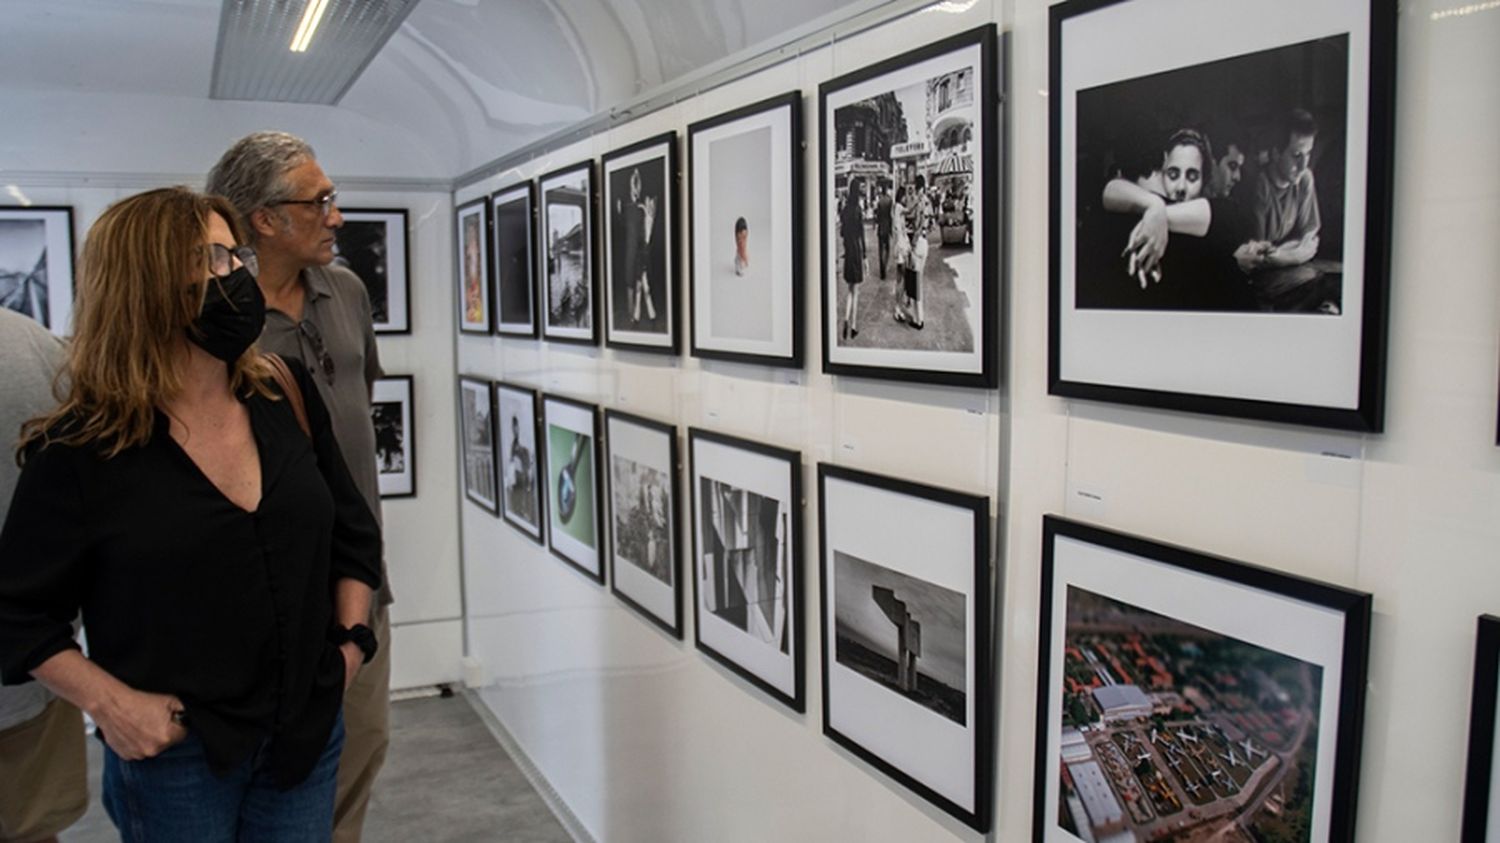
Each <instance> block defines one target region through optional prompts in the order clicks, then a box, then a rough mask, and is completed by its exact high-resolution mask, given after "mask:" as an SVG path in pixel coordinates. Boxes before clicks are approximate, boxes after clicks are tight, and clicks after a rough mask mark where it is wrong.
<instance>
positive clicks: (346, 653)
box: [339, 641, 365, 691]
mask: <svg viewBox="0 0 1500 843" xmlns="http://www.w3.org/2000/svg"><path fill="white" fill-rule="evenodd" d="M339 655H341V656H343V657H344V690H345V691H347V690H349V686H350V685H353V684H354V677H355V675H357V674H358V673H359V669H360V667H361V666H363V665H364V663H365V652H364V651H363V650H361V649H360V648H359V645H358V644H355V643H354V642H353V641H345V642H344V643H343V644H340V645H339Z"/></svg>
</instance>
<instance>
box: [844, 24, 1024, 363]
mask: <svg viewBox="0 0 1500 843" xmlns="http://www.w3.org/2000/svg"><path fill="white" fill-rule="evenodd" d="M999 68H1000V60H999V48H998V47H997V45H996V37H995V28H994V26H993V25H986V26H982V27H979V28H977V29H973V30H970V31H968V32H964V33H961V34H959V35H955V36H953V37H951V38H946V39H944V40H942V41H939V42H937V43H935V44H929V45H927V46H925V47H921V48H919V49H916V50H912V51H911V52H908V53H903V54H901V55H899V56H896V57H894V58H891V59H887V60H885V61H883V62H880V63H879V64H876V65H872V66H870V67H867V68H864V69H863V70H858V71H855V72H854V73H849V74H846V75H844V76H840V77H838V78H837V79H833V80H831V81H828V82H824V83H823V84H822V85H820V86H819V87H818V121H819V125H818V137H819V143H820V144H821V158H822V162H823V167H822V170H821V178H822V180H823V183H822V185H821V186H820V187H821V189H820V190H819V198H820V200H821V203H822V215H823V216H822V231H821V237H822V242H823V250H822V255H823V323H822V333H823V371H824V372H827V373H829V374H834V375H858V376H862V377H872V378H890V379H895V380H909V381H920V382H923V383H934V384H947V385H952V386H969V387H984V388H987V387H992V386H994V385H995V371H996V365H997V361H996V359H995V358H996V349H997V347H998V346H997V340H996V336H997V330H998V327H997V326H998V324H999V321H998V320H999V317H1000V296H999V292H998V280H997V279H998V275H997V273H998V271H999V267H1001V266H1003V265H1004V260H1003V258H1002V256H1001V255H1000V237H999V232H1000V227H1001V222H1000V197H1001V196H1002V195H1003V194H1004V192H1005V190H1004V185H1003V184H1002V183H1001V178H1002V175H1003V174H1002V172H1001V168H1000V161H1001V158H1000V154H1001V149H1002V147H1003V146H1004V139H1003V138H1002V137H1001V135H1000V132H999V128H998V124H997V119H996V108H997V103H998V102H999V98H1000V84H999V78H998V77H999Z"/></svg>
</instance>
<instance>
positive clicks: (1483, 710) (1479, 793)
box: [1460, 615, 1500, 843]
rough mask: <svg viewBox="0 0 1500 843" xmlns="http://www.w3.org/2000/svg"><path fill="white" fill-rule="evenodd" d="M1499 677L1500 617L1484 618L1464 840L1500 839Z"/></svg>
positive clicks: (1479, 842) (1472, 714)
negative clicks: (1499, 762)
mask: <svg viewBox="0 0 1500 843" xmlns="http://www.w3.org/2000/svg"><path fill="white" fill-rule="evenodd" d="M1497 677H1500V618H1497V617H1495V616H1494V615H1481V616H1480V618H1479V637H1478V639H1477V641H1476V643H1475V647H1474V698H1473V699H1474V702H1473V705H1472V707H1471V708H1470V709H1469V772H1468V775H1467V776H1465V778H1464V815H1463V833H1462V834H1461V835H1460V837H1462V839H1464V840H1465V841H1472V843H1492V841H1495V840H1500V776H1497V775H1495V757H1496V752H1495V738H1496V732H1495V711H1496V707H1497V696H1496V686H1497Z"/></svg>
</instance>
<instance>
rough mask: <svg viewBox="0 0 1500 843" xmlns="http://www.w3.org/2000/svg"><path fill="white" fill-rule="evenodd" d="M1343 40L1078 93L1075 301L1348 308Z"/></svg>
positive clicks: (1125, 305)
mask: <svg viewBox="0 0 1500 843" xmlns="http://www.w3.org/2000/svg"><path fill="white" fill-rule="evenodd" d="M1348 62H1349V36H1348V35H1338V36H1334V37H1328V38H1321V39H1317V40H1314V41H1308V42H1305V43H1300V44H1293V45H1290V46H1285V47H1278V48H1276V49H1271V50H1263V51H1260V52H1256V53H1251V54H1248V55H1242V56H1235V57H1233V58H1227V59H1222V60H1218V61H1214V62H1209V63H1206V64H1200V65H1195V66H1191V67H1185V68H1179V69H1174V70H1170V71H1166V72H1162V73H1156V74H1152V75H1149V76H1144V77H1140V78H1136V79H1130V80H1126V81H1122V82H1114V83H1111V84H1108V85H1102V86H1099V87H1095V88H1089V89H1085V90H1080V91H1079V92H1078V94H1077V158H1076V170H1075V176H1076V178H1075V183H1076V186H1077V205H1076V209H1077V216H1076V220H1075V223H1076V238H1075V250H1074V258H1075V268H1076V303H1077V306H1078V307H1079V308H1097V309H1132V310H1181V311H1229V312H1279V313H1287V312H1291V313H1313V314H1328V315H1337V314H1339V313H1341V312H1342V310H1343V306H1344V302H1343V261H1344V248H1345V243H1344V216H1345V212H1344V186H1345V183H1346V173H1345V159H1346V155H1345V141H1346V138H1345V121H1346V111H1347V99H1348Z"/></svg>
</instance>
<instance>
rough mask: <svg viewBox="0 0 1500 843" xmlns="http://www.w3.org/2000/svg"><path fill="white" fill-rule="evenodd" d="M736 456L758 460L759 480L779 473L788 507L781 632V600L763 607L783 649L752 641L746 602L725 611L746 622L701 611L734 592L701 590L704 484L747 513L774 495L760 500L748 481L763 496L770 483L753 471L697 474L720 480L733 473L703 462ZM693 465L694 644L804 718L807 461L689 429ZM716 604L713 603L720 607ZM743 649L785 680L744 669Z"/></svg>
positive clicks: (776, 484) (784, 529)
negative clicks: (736, 500)
mask: <svg viewBox="0 0 1500 843" xmlns="http://www.w3.org/2000/svg"><path fill="white" fill-rule="evenodd" d="M713 449H719V451H718V452H716V453H711V451H713ZM735 455H739V456H740V457H747V458H749V459H750V460H755V461H758V465H756V466H754V467H756V468H758V469H759V470H760V473H762V474H772V473H774V474H775V476H774V478H771V479H770V483H769V485H770V486H774V487H775V490H776V491H779V492H780V493H781V494H782V495H784V497H785V502H784V504H783V503H782V501H780V500H777V501H776V502H777V503H778V504H781V505H783V506H785V509H786V512H785V513H784V520H783V521H782V522H781V525H780V532H781V538H780V541H781V542H782V543H783V544H784V549H785V557H784V558H785V560H786V570H785V572H784V575H783V576H781V577H780V578H779V579H780V582H781V583H782V584H784V585H785V587H786V592H787V596H786V598H785V599H784V600H783V601H781V602H782V604H783V605H782V610H783V615H782V617H781V619H780V623H779V626H780V627H781V629H780V631H779V633H778V632H777V631H776V630H774V627H776V626H778V623H777V622H776V620H775V618H774V614H775V603H776V601H775V600H774V599H772V600H770V601H762V602H769V603H770V604H771V606H772V613H773V618H772V619H771V620H770V621H769V622H767V623H765V624H764V626H767V627H772V628H773V629H772V630H770V632H771V634H772V635H773V636H774V635H778V634H779V635H780V636H781V639H782V644H781V645H776V644H774V643H772V642H767V641H763V640H754V639H755V635H753V634H751V633H750V631H749V627H750V626H751V623H752V620H753V619H754V616H753V615H751V614H750V611H749V608H748V604H747V603H746V602H745V600H744V599H743V598H741V599H740V600H737V601H727V602H726V607H725V608H727V609H730V610H733V611H735V612H737V613H738V614H743V615H744V616H745V617H744V620H743V622H742V621H741V620H740V619H738V618H732V619H730V620H720V617H719V615H718V610H717V609H710V610H709V611H708V612H704V611H703V607H704V602H705V600H707V599H710V598H711V597H712V598H714V599H717V597H718V594H719V592H720V591H724V592H725V593H729V592H730V589H728V588H724V589H720V588H719V587H718V585H717V580H715V582H716V585H715V588H714V589H713V591H714V594H713V595H705V594H704V593H703V590H702V589H701V588H700V586H699V580H700V579H701V578H702V576H701V572H700V570H699V565H700V563H701V562H702V560H703V559H704V557H705V555H707V553H708V552H709V551H708V549H707V548H706V547H705V541H704V538H703V537H702V536H701V535H700V534H701V533H703V532H704V531H703V521H704V515H703V501H702V499H701V498H702V487H703V485H704V483H703V482H702V481H704V480H707V481H708V482H709V483H716V484H718V487H716V488H719V487H724V488H726V489H727V491H728V492H729V493H730V494H731V495H733V494H736V493H737V494H739V495H740V496H741V497H742V499H744V500H745V501H746V506H745V508H746V510H747V512H748V510H749V509H750V507H749V499H750V498H758V499H760V500H764V499H766V498H768V497H770V495H762V494H759V493H756V492H753V491H751V490H750V489H749V487H750V486H751V485H752V484H751V482H750V481H751V480H752V479H753V480H755V481H756V485H758V486H759V487H760V488H762V490H765V488H766V485H765V484H761V483H760V482H759V481H761V480H762V479H764V478H752V477H750V476H749V475H750V472H748V471H741V472H739V473H737V474H735V476H733V477H726V476H721V477H719V478H718V479H715V478H714V477H713V476H710V475H701V476H700V473H701V472H702V471H703V470H704V469H705V467H707V468H708V469H709V470H710V471H713V472H714V473H716V474H721V475H725V474H728V472H719V471H718V466H717V465H708V466H706V465H705V460H707V459H711V458H718V459H720V460H723V459H724V458H726V457H728V458H729V459H734V458H735ZM688 466H689V468H688V478H689V487H690V488H689V493H688V497H689V498H690V500H691V502H692V509H691V519H692V526H691V531H692V536H693V564H692V579H693V644H694V646H695V647H697V648H698V650H699V651H700V652H702V653H703V654H704V655H706V656H708V657H709V658H710V659H712V660H713V661H715V662H717V663H718V664H719V665H721V666H723V667H725V668H727V669H728V670H729V671H730V672H731V673H733V674H735V675H736V676H738V677H739V678H741V679H743V680H744V681H746V682H748V683H750V684H751V685H753V686H755V687H756V688H758V689H760V690H761V691H762V692H764V693H765V694H767V695H768V696H770V697H771V698H772V699H774V700H776V701H777V702H779V703H781V704H782V705H785V706H786V707H787V708H790V709H791V710H793V711H795V712H797V713H799V714H801V713H805V712H806V711H807V671H806V658H805V652H806V649H807V648H806V637H805V636H806V631H807V630H806V623H805V607H804V605H803V604H804V600H803V594H802V583H803V578H802V571H803V568H802V507H803V505H804V501H803V498H802V455H801V453H799V452H797V451H792V450H788V449H786V448H779V447H776V446H774V445H767V444H764V443H761V442H754V441H751V440H749V439H741V438H739V437H736V436H729V435H726V434H723V433H715V432H713V431H709V430H704V429H702V428H697V427H689V428H688ZM732 482H734V483H738V485H737V486H735V487H733V488H728V487H730V484H731V483H732ZM757 509H759V507H757ZM745 523H746V524H747V525H748V524H750V523H751V521H750V518H749V517H748V516H747V517H746V519H745ZM758 526H759V525H758ZM746 532H747V533H748V532H750V530H749V529H748V528H747V529H746ZM775 532H776V528H774V527H773V528H772V533H771V535H769V536H765V535H761V536H757V538H770V539H772V540H775ZM726 567H727V566H726ZM774 573H775V572H773V582H774ZM709 578H710V579H714V578H713V577H712V574H710V576H709ZM743 591H744V589H743V588H741V589H739V590H738V593H739V594H743ZM718 605H719V604H718V603H717V602H716V603H715V606H718ZM741 610H743V611H741ZM763 619H764V618H763V617H762V620H763ZM710 620H712V621H716V622H718V625H722V626H727V627H732V628H734V629H735V630H736V631H737V633H738V635H739V636H740V638H739V639H735V638H732V637H726V636H724V635H721V634H720V632H719V630H718V628H717V626H716V625H715V624H713V623H709V621H710ZM741 642H743V644H741ZM742 646H743V647H753V648H758V650H759V651H760V653H762V654H767V653H768V654H769V658H770V659H774V660H776V662H777V665H776V666H777V668H778V669H779V670H780V672H781V674H782V675H781V676H771V675H768V674H769V673H770V672H769V671H763V672H756V671H755V670H753V669H752V666H750V665H748V664H746V662H745V660H743V659H737V658H736V657H735V655H736V654H735V653H734V652H731V650H735V649H740V648H741V647H742ZM788 674H789V675H788Z"/></svg>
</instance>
